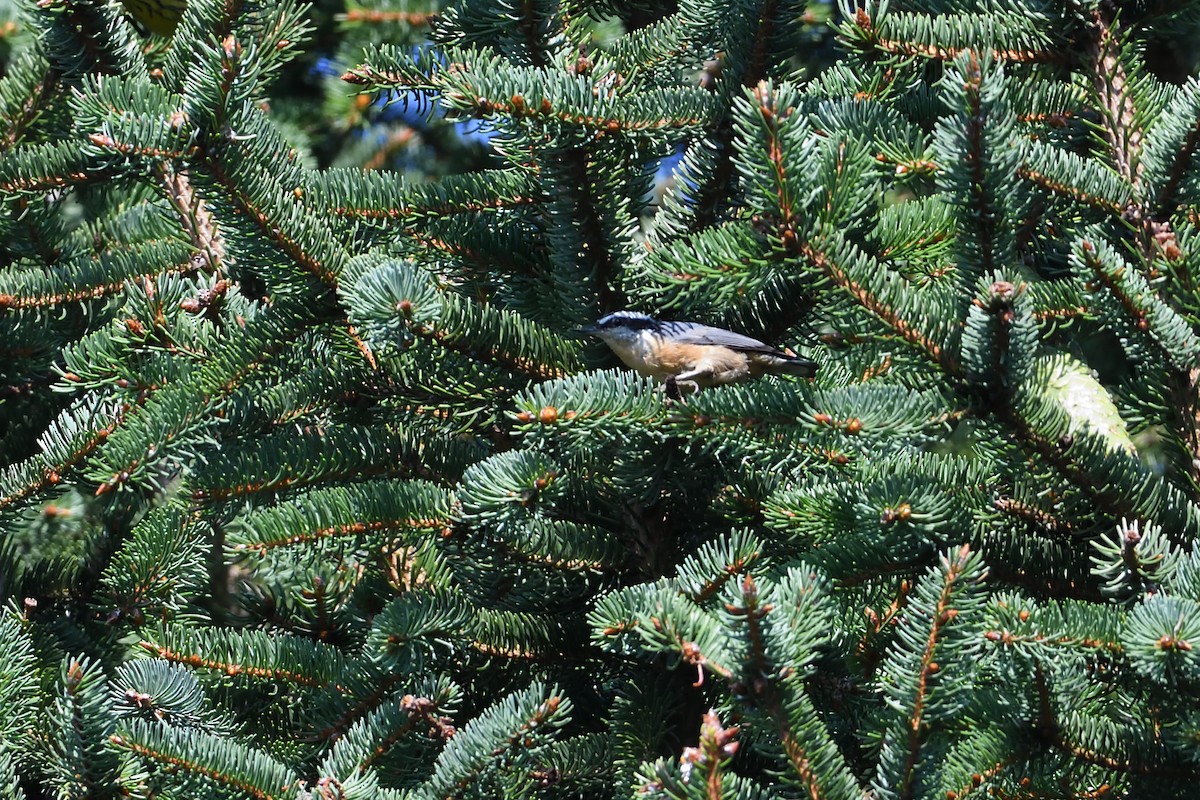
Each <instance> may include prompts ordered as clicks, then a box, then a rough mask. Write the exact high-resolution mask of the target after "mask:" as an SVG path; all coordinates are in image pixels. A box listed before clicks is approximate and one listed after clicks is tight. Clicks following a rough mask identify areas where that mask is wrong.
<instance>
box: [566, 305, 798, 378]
mask: <svg viewBox="0 0 1200 800" xmlns="http://www.w3.org/2000/svg"><path fill="white" fill-rule="evenodd" d="M579 332H580V333H583V334H587V335H591V336H596V337H599V338H600V339H601V340H603V342H604V343H605V344H607V345H608V346H609V348H610V349H611V350H612V351H613V352H614V353H616V355H617V358H619V359H621V361H622V362H624V363H625V365H626V366H629V367H632V368H633V369H634V370H636V371H637V372H638V373H640V374H642V375H645V376H646V377H649V378H654V379H655V380H656V381H658V382H659V383H666V384H667V385H668V390H670V386H671V384H674V385H675V386H676V387H677V388H678V389H680V390H682V389H683V388H685V387H686V388H687V389H688V390H689V391H692V392H694V391H697V390H699V389H700V388H709V387H712V386H723V385H725V384H730V383H739V382H741V381H745V380H749V379H751V378H758V377H760V376H762V375H768V374H769V375H795V376H797V377H800V378H811V377H813V376H814V375H816V374H817V362H815V361H812V360H810V359H807V358H804V357H803V356H798V355H795V354H794V353H791V352H788V351H785V350H780V349H779V348H777V347H772V346H771V345H769V344H766V343H765V342H760V341H759V340H758V339H752V338H750V337H749V336H745V335H743V334H740V333H734V332H733V331H727V330H725V329H723V328H713V327H711V326H709V325H701V324H700V323H698V322H673V321H660V320H657V319H655V318H654V317H651V316H648V315H646V314H642V313H640V312H637V311H616V312H614V313H612V314H607V315H605V316H603V317H601V318H600V319H599V320H597V321H596V322H595V323H594V324H592V325H585V326H583V327H581V328H579Z"/></svg>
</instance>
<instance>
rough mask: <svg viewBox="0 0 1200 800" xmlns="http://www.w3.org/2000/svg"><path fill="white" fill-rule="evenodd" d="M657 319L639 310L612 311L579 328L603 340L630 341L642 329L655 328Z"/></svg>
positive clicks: (582, 331) (651, 329) (637, 335)
mask: <svg viewBox="0 0 1200 800" xmlns="http://www.w3.org/2000/svg"><path fill="white" fill-rule="evenodd" d="M658 327H659V321H658V320H656V319H655V318H654V317H651V316H648V315H646V314H643V313H641V312H640V311H614V312H613V313H612V314H606V315H604V316H603V317H601V318H600V319H598V320H596V322H595V323H593V324H591V325H584V326H583V327H582V328H579V332H580V333H585V334H589V335H591V336H598V337H600V338H601V339H603V340H604V341H605V342H609V343H611V342H632V341H634V340H635V339H637V338H638V337H639V336H640V335H641V334H642V332H644V331H653V330H657V329H658Z"/></svg>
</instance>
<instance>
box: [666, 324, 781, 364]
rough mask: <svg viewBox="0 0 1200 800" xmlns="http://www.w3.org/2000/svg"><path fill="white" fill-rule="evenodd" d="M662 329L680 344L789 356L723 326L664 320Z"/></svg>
mask: <svg viewBox="0 0 1200 800" xmlns="http://www.w3.org/2000/svg"><path fill="white" fill-rule="evenodd" d="M663 329H664V330H663V332H664V333H666V334H667V335H668V336H670V337H671V338H672V339H674V340H675V341H677V342H679V343H680V344H707V345H717V346H719V347H728V348H730V349H733V350H741V351H743V352H748V353H770V354H771V355H776V356H781V357H783V358H789V355H788V354H787V353H785V352H784V351H782V350H780V349H779V348H777V347H772V346H771V345H769V344H767V343H765V342H760V341H759V340H758V339H751V338H750V337H749V336H743V335H742V334H740V333H734V332H733V331H727V330H725V329H724V328H713V327H710V326H708V325H700V324H697V323H695V322H664V323H663Z"/></svg>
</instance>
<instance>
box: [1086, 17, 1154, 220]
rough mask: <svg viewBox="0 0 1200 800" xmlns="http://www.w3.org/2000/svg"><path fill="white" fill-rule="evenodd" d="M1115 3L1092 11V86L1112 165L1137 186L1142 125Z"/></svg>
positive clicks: (1132, 211)
mask: <svg viewBox="0 0 1200 800" xmlns="http://www.w3.org/2000/svg"><path fill="white" fill-rule="evenodd" d="M1112 8H1113V7H1110V6H1105V7H1104V8H1103V9H1099V10H1096V11H1093V12H1091V23H1092V24H1091V28H1090V30H1089V31H1088V33H1089V34H1090V41H1089V42H1088V49H1087V60H1088V68H1089V78H1090V79H1091V83H1092V90H1093V91H1094V92H1095V93H1096V97H1097V98H1098V99H1099V101H1100V111H1101V119H1102V121H1103V129H1104V134H1105V138H1106V139H1107V140H1108V145H1109V153H1110V155H1111V156H1112V159H1113V166H1114V167H1115V168H1116V171H1117V174H1118V175H1120V176H1121V177H1122V178H1123V179H1124V181H1125V183H1126V185H1128V186H1130V187H1134V188H1135V189H1136V187H1138V186H1139V185H1140V183H1141V167H1140V164H1139V161H1138V158H1137V156H1138V151H1139V150H1140V148H1141V141H1142V132H1141V128H1140V127H1139V126H1138V125H1136V124H1135V122H1134V116H1135V114H1136V109H1135V108H1134V107H1133V96H1132V94H1131V93H1130V92H1129V91H1128V82H1129V76H1128V74H1127V72H1126V70H1125V65H1124V63H1123V62H1122V60H1121V42H1120V41H1119V30H1118V28H1117V25H1116V20H1115V19H1114V18H1112V17H1110V16H1109V15H1110V14H1112V13H1113V11H1112V10H1110V9H1112ZM1129 213H1130V214H1132V215H1133V216H1134V217H1135V219H1134V220H1133V221H1134V222H1135V223H1140V218H1141V212H1140V209H1139V208H1137V207H1136V206H1133V207H1131V208H1130V209H1129Z"/></svg>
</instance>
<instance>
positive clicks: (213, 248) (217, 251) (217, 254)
mask: <svg viewBox="0 0 1200 800" xmlns="http://www.w3.org/2000/svg"><path fill="white" fill-rule="evenodd" d="M157 173H158V178H159V182H160V183H161V185H162V186H163V188H164V189H165V190H166V194H167V199H168V200H169V201H170V203H171V205H172V207H174V209H175V213H176V214H177V215H178V217H179V221H180V223H181V224H182V225H183V229H184V231H186V232H187V235H188V238H189V239H191V241H192V244H193V245H194V246H195V247H196V249H197V250H198V251H199V253H200V256H201V258H203V259H204V262H205V264H206V265H207V268H206V270H205V271H206V272H209V273H213V274H216V275H218V276H221V275H224V274H225V272H226V271H225V251H226V247H225V237H224V236H223V235H222V234H221V233H220V232H219V231H218V229H217V226H216V224H215V222H214V220H213V217H212V213H211V212H210V211H209V210H208V207H207V205H206V204H205V202H204V200H203V199H201V198H200V197H198V196H197V195H196V193H195V191H194V189H193V188H192V182H191V179H190V177H189V176H188V174H187V172H185V171H183V170H177V169H175V168H174V166H173V165H171V164H167V163H161V164H159V165H157Z"/></svg>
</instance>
